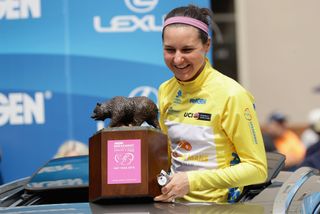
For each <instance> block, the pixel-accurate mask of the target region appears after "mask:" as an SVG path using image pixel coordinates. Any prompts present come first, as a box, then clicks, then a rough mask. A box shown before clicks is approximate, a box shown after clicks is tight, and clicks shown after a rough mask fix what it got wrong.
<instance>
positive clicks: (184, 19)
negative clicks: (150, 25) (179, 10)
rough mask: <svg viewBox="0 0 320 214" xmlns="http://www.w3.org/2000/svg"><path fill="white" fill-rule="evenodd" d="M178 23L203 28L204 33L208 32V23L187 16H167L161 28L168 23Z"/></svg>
mask: <svg viewBox="0 0 320 214" xmlns="http://www.w3.org/2000/svg"><path fill="white" fill-rule="evenodd" d="M178 23H181V24H187V25H191V26H193V27H196V28H199V29H200V30H203V31H204V32H206V34H209V33H208V25H207V24H206V23H204V22H202V21H200V20H198V19H194V18H191V17H187V16H174V17H171V18H168V19H167V20H166V21H165V22H164V24H163V29H164V28H165V27H167V26H168V25H171V24H178Z"/></svg>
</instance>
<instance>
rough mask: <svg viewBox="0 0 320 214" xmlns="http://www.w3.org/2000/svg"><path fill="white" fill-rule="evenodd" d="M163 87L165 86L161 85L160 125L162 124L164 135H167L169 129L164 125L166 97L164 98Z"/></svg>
mask: <svg viewBox="0 0 320 214" xmlns="http://www.w3.org/2000/svg"><path fill="white" fill-rule="evenodd" d="M163 87H164V85H163V84H162V85H160V87H159V90H158V106H159V114H160V116H159V124H160V129H161V131H162V132H163V133H165V134H167V132H168V131H167V128H166V126H165V125H164V113H165V104H164V100H165V97H164V96H163Z"/></svg>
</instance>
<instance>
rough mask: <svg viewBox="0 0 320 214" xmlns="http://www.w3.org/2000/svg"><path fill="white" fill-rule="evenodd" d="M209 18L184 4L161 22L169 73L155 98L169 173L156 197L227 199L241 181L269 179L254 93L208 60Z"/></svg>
mask: <svg viewBox="0 0 320 214" xmlns="http://www.w3.org/2000/svg"><path fill="white" fill-rule="evenodd" d="M212 19H213V15H212V12H211V11H210V10H209V9H208V8H199V7H197V6H195V5H189V6H186V7H178V8H175V9H173V10H172V11H171V12H169V13H168V15H167V16H166V18H165V21H164V26H163V31H162V41H163V55H164V61H165V63H166V65H167V67H168V68H169V69H170V70H171V71H172V72H173V74H174V77H173V78H171V79H169V80H168V81H166V82H164V83H163V84H161V86H160V88H159V95H158V100H159V110H160V126H161V129H162V131H163V132H164V133H166V134H167V135H168V137H169V138H170V143H171V144H170V148H169V151H170V157H171V177H170V181H169V183H168V184H167V185H165V186H164V187H162V194H161V195H159V196H157V197H155V199H154V200H156V201H164V202H172V201H175V200H180V201H196V202H201V201H202V202H226V201H228V202H230V203H232V202H235V201H237V200H238V198H239V196H240V194H241V192H242V190H243V187H244V186H247V185H251V184H257V183H263V182H264V181H265V179H266V177H267V164H266V154H265V150H264V144H263V140H262V136H261V131H260V127H259V122H258V119H257V117H256V113H255V109H254V99H253V97H252V95H251V94H250V93H249V92H248V91H246V90H245V89H244V88H243V87H242V86H241V85H239V84H238V83H237V82H235V81H234V80H233V79H231V78H229V77H227V76H225V75H223V74H221V73H220V72H218V71H217V70H215V69H214V68H213V67H212V66H211V64H210V63H209V61H208V59H207V57H206V54H207V53H208V51H209V49H210V45H211V38H210V36H209V26H210V22H209V20H211V21H212Z"/></svg>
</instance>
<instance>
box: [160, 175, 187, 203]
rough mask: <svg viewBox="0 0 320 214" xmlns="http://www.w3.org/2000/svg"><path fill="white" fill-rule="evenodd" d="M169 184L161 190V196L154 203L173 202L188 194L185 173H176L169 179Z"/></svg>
mask: <svg viewBox="0 0 320 214" xmlns="http://www.w3.org/2000/svg"><path fill="white" fill-rule="evenodd" d="M169 180H170V181H169V183H168V184H167V185H165V186H164V187H162V188H161V192H162V194H161V195H159V196H157V197H155V198H154V200H155V201H162V202H174V201H175V199H176V198H180V197H183V196H184V195H186V194H187V193H188V192H189V180H188V175H187V173H186V172H178V173H176V174H173V175H171V176H170V177H169Z"/></svg>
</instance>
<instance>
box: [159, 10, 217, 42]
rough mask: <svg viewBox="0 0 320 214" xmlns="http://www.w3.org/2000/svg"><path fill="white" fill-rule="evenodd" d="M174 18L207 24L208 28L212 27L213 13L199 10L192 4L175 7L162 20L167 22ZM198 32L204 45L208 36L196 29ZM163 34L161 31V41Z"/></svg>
mask: <svg viewBox="0 0 320 214" xmlns="http://www.w3.org/2000/svg"><path fill="white" fill-rule="evenodd" d="M175 16H186V17H190V18H194V19H197V20H199V21H202V22H203V23H205V24H207V25H208V27H209V26H210V25H212V20H213V12H212V11H211V10H210V9H209V8H200V7H198V6H196V5H192V4H190V5H188V6H184V7H177V8H175V9H173V10H171V11H170V12H169V13H168V14H167V16H166V17H165V19H164V20H167V19H168V18H171V17H175ZM198 31H199V36H200V39H201V41H202V43H203V44H205V43H206V42H207V41H208V37H209V35H208V34H207V33H205V32H204V31H202V30H200V29H198ZM163 33H164V31H162V40H163Z"/></svg>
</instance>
